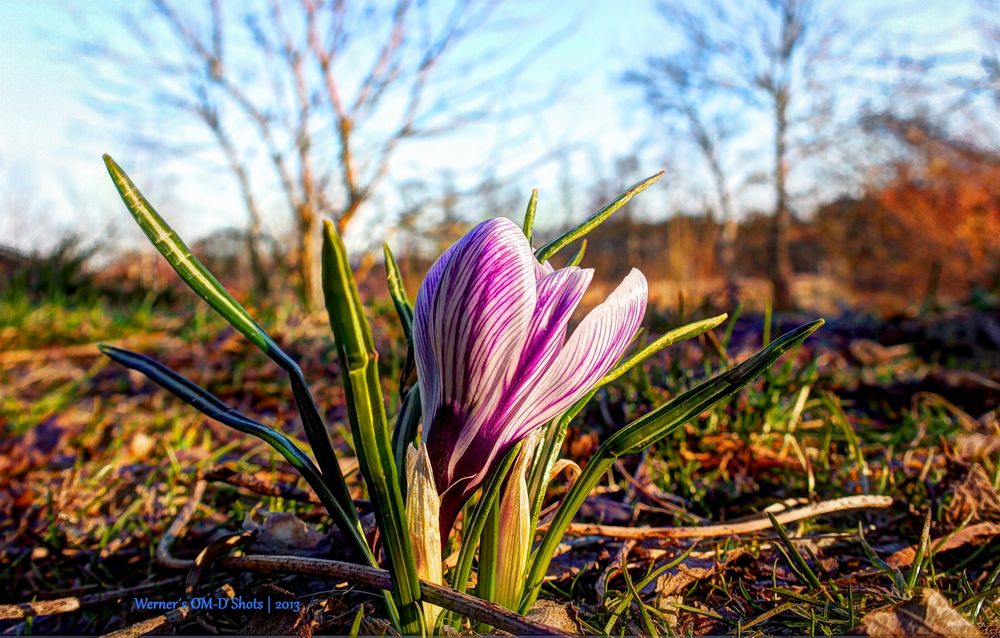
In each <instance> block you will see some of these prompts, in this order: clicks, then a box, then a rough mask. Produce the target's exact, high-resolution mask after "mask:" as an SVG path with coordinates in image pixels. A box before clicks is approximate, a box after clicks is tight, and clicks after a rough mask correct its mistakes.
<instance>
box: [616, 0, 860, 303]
mask: <svg viewBox="0 0 1000 638" xmlns="http://www.w3.org/2000/svg"><path fill="white" fill-rule="evenodd" d="M817 5H818V3H817V2H814V1H812V0H757V1H755V2H749V3H731V2H726V1H725V0H710V1H706V2H698V3H685V2H683V0H665V1H663V2H662V3H661V4H660V6H659V9H660V13H661V14H662V16H663V18H664V20H665V22H666V25H667V28H668V29H670V30H672V31H673V32H675V33H677V34H678V35H679V36H680V40H681V42H682V45H681V48H680V49H679V50H676V51H673V52H671V53H669V54H667V55H665V56H664V55H660V56H652V57H650V58H648V59H647V61H646V64H645V69H644V70H643V71H641V72H637V73H633V74H630V75H629V76H628V79H629V80H630V81H632V82H638V83H639V84H641V85H642V86H644V87H645V90H646V96H647V100H648V102H649V105H650V106H651V107H652V108H653V109H654V111H655V112H657V113H661V114H664V113H670V114H674V115H680V116H681V117H682V118H683V119H684V120H685V121H686V123H687V128H688V133H689V135H690V136H691V139H692V140H693V141H694V142H695V144H696V146H697V147H698V149H699V151H700V153H701V155H702V157H703V158H704V160H705V161H706V163H707V165H708V169H709V172H710V173H711V175H712V179H713V182H714V190H715V192H716V198H717V199H718V201H719V206H720V209H721V210H722V211H723V214H724V215H729V216H731V215H732V210H731V209H732V202H731V192H732V191H731V190H730V189H731V187H732V180H731V179H730V178H728V177H727V174H726V171H725V169H724V166H725V163H724V162H723V161H722V160H721V158H720V155H721V152H722V150H723V149H722V142H723V141H724V139H725V132H726V131H725V129H723V128H718V126H717V125H715V124H713V123H712V121H711V120H709V119H707V118H706V113H708V112H710V110H712V109H716V112H718V110H719V109H722V110H724V111H725V113H726V115H727V116H728V117H730V118H732V119H733V120H739V119H744V118H746V117H747V116H748V114H752V115H753V116H756V117H763V118H766V120H767V121H768V122H769V124H770V128H771V131H770V141H769V142H768V146H769V147H770V151H771V153H770V156H771V160H772V164H771V167H770V168H769V170H768V171H767V172H768V173H769V174H770V178H769V181H770V183H771V185H772V189H773V197H774V204H773V230H772V235H771V249H770V264H769V271H770V279H771V283H772V287H773V292H774V302H775V305H776V306H777V307H779V308H789V307H791V306H792V303H793V300H792V296H791V278H792V274H793V273H792V265H791V258H790V253H789V229H790V226H791V221H792V213H791V203H790V200H791V198H790V195H789V186H788V181H789V173H790V171H792V170H793V169H794V168H795V163H796V162H798V161H800V160H801V159H803V158H805V157H808V156H810V155H813V154H815V153H818V152H819V151H821V150H822V148H823V146H824V144H825V140H824V139H823V132H824V130H823V125H824V124H825V123H827V122H829V120H830V118H831V116H832V114H833V94H832V93H831V92H830V91H829V90H828V87H826V86H824V84H823V76H822V75H821V73H820V72H821V71H827V70H830V68H832V66H833V65H832V64H831V60H832V58H833V55H834V53H833V44H834V42H835V41H836V40H839V41H843V40H844V38H843V37H842V36H844V35H845V31H844V30H843V27H842V25H841V24H840V23H839V22H838V21H837V20H836V19H834V18H833V17H831V16H829V15H828V14H821V12H820V11H819V10H818V6H817ZM727 208H729V209H730V210H728V211H726V209H727ZM731 234H732V230H731V229H730V231H729V235H730V236H729V237H727V240H728V241H733V239H734V238H733V237H732V236H731ZM725 243H726V241H723V245H725ZM723 263H725V262H723Z"/></svg>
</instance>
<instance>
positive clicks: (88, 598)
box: [0, 576, 181, 620]
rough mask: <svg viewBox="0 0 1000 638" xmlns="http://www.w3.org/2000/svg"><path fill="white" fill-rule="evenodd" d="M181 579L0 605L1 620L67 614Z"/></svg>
mask: <svg viewBox="0 0 1000 638" xmlns="http://www.w3.org/2000/svg"><path fill="white" fill-rule="evenodd" d="M180 581H181V577H180V576H172V577H170V578H166V579H164V580H158V581H156V582H152V583H143V584H141V585H136V586H135V587H126V588H124V589H115V590H112V591H102V592H96V593H93V594H87V595H85V596H67V597H65V598H56V599H53V600H39V601H35V602H30V603H16V604H12V605H0V620H18V619H21V618H29V617H31V616H54V615H56V614H67V613H69V612H71V611H78V610H80V609H83V608H84V607H86V606H88V605H97V604H99V603H106V602H109V601H113V600H117V599H119V598H122V597H124V596H128V595H130V594H137V593H139V592H143V591H146V590H148V589H156V588H157V587H163V586H168V585H174V584H176V583H179V582H180Z"/></svg>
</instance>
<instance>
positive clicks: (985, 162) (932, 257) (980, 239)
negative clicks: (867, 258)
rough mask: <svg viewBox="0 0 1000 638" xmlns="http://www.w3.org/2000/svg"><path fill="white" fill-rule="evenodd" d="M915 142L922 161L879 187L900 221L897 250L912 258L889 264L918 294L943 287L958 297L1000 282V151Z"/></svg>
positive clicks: (878, 194)
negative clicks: (988, 152)
mask: <svg viewBox="0 0 1000 638" xmlns="http://www.w3.org/2000/svg"><path fill="white" fill-rule="evenodd" d="M907 141H908V142H910V143H911V144H913V151H914V155H915V157H914V160H915V161H912V162H909V163H905V164H903V163H901V164H898V165H896V166H895V167H894V175H893V176H892V177H891V178H890V180H889V181H888V182H887V183H886V184H885V185H884V186H883V187H882V188H880V189H876V190H875V191H874V192H872V193H871V196H872V197H873V199H874V200H875V202H877V204H878V205H879V207H880V208H882V209H883V211H884V212H885V214H886V215H887V216H888V221H890V223H891V224H892V225H894V226H896V228H894V229H893V231H894V232H892V238H893V240H895V241H898V242H900V245H899V246H897V247H895V248H897V249H900V250H898V252H901V253H903V254H904V255H905V256H906V258H905V259H904V260H902V262H900V263H896V264H886V266H887V267H889V268H890V270H891V272H892V273H893V274H894V275H895V277H893V278H894V279H896V280H897V284H898V285H902V286H903V287H904V288H906V289H908V290H909V291H911V292H914V293H920V292H926V291H927V288H928V287H936V288H937V292H939V293H940V294H941V296H942V297H946V298H952V299H954V298H958V297H961V296H964V295H966V294H967V293H968V292H969V291H970V290H971V289H972V288H974V287H976V286H990V285H991V284H994V283H995V279H996V277H997V275H998V274H1000V157H996V156H992V155H991V156H985V155H984V154H982V153H979V152H975V151H972V150H970V149H968V148H963V147H959V146H957V145H955V144H953V143H947V142H942V141H939V140H933V139H927V138H924V139H913V138H911V137H910V136H908V139H907ZM887 274H888V273H887ZM935 278H936V279H937V280H938V281H937V284H936V286H935V283H934V279H935Z"/></svg>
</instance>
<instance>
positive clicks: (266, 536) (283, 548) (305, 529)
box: [243, 510, 330, 556]
mask: <svg viewBox="0 0 1000 638" xmlns="http://www.w3.org/2000/svg"><path fill="white" fill-rule="evenodd" d="M243 531H246V532H253V533H254V534H256V536H255V538H254V539H253V543H252V544H251V545H250V548H251V549H252V550H253V551H256V552H261V553H265V554H292V555H293V556H318V555H321V554H325V553H328V552H329V550H330V547H329V545H330V543H329V541H327V538H326V536H325V535H324V534H322V533H320V532H318V531H317V530H316V528H315V527H313V526H311V525H309V524H308V523H306V522H305V521H303V520H302V519H300V518H298V517H297V516H295V515H294V514H291V513H289V512H269V511H267V510H255V511H253V512H250V513H249V514H247V517H246V519H245V520H244V521H243Z"/></svg>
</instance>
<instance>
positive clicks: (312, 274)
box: [296, 200, 323, 310]
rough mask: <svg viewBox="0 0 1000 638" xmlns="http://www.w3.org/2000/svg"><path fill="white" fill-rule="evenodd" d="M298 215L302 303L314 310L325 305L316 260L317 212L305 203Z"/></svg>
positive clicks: (307, 202)
mask: <svg viewBox="0 0 1000 638" xmlns="http://www.w3.org/2000/svg"><path fill="white" fill-rule="evenodd" d="M296 212H297V215H298V231H299V233H298V234H299V237H298V239H299V250H298V253H299V254H298V260H297V262H298V263H297V265H298V269H299V283H300V284H301V286H302V291H301V294H302V303H303V304H305V306H306V309H308V310H313V309H315V308H318V307H320V306H321V305H322V304H323V293H322V290H321V289H320V285H319V284H320V279H319V277H318V268H319V264H318V262H317V260H316V235H317V234H318V233H319V228H318V224H317V223H316V211H315V209H314V208H313V205H312V202H310V201H308V200H307V201H305V202H303V203H302V204H301V205H300V206H299V207H298V210H297V211H296Z"/></svg>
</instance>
